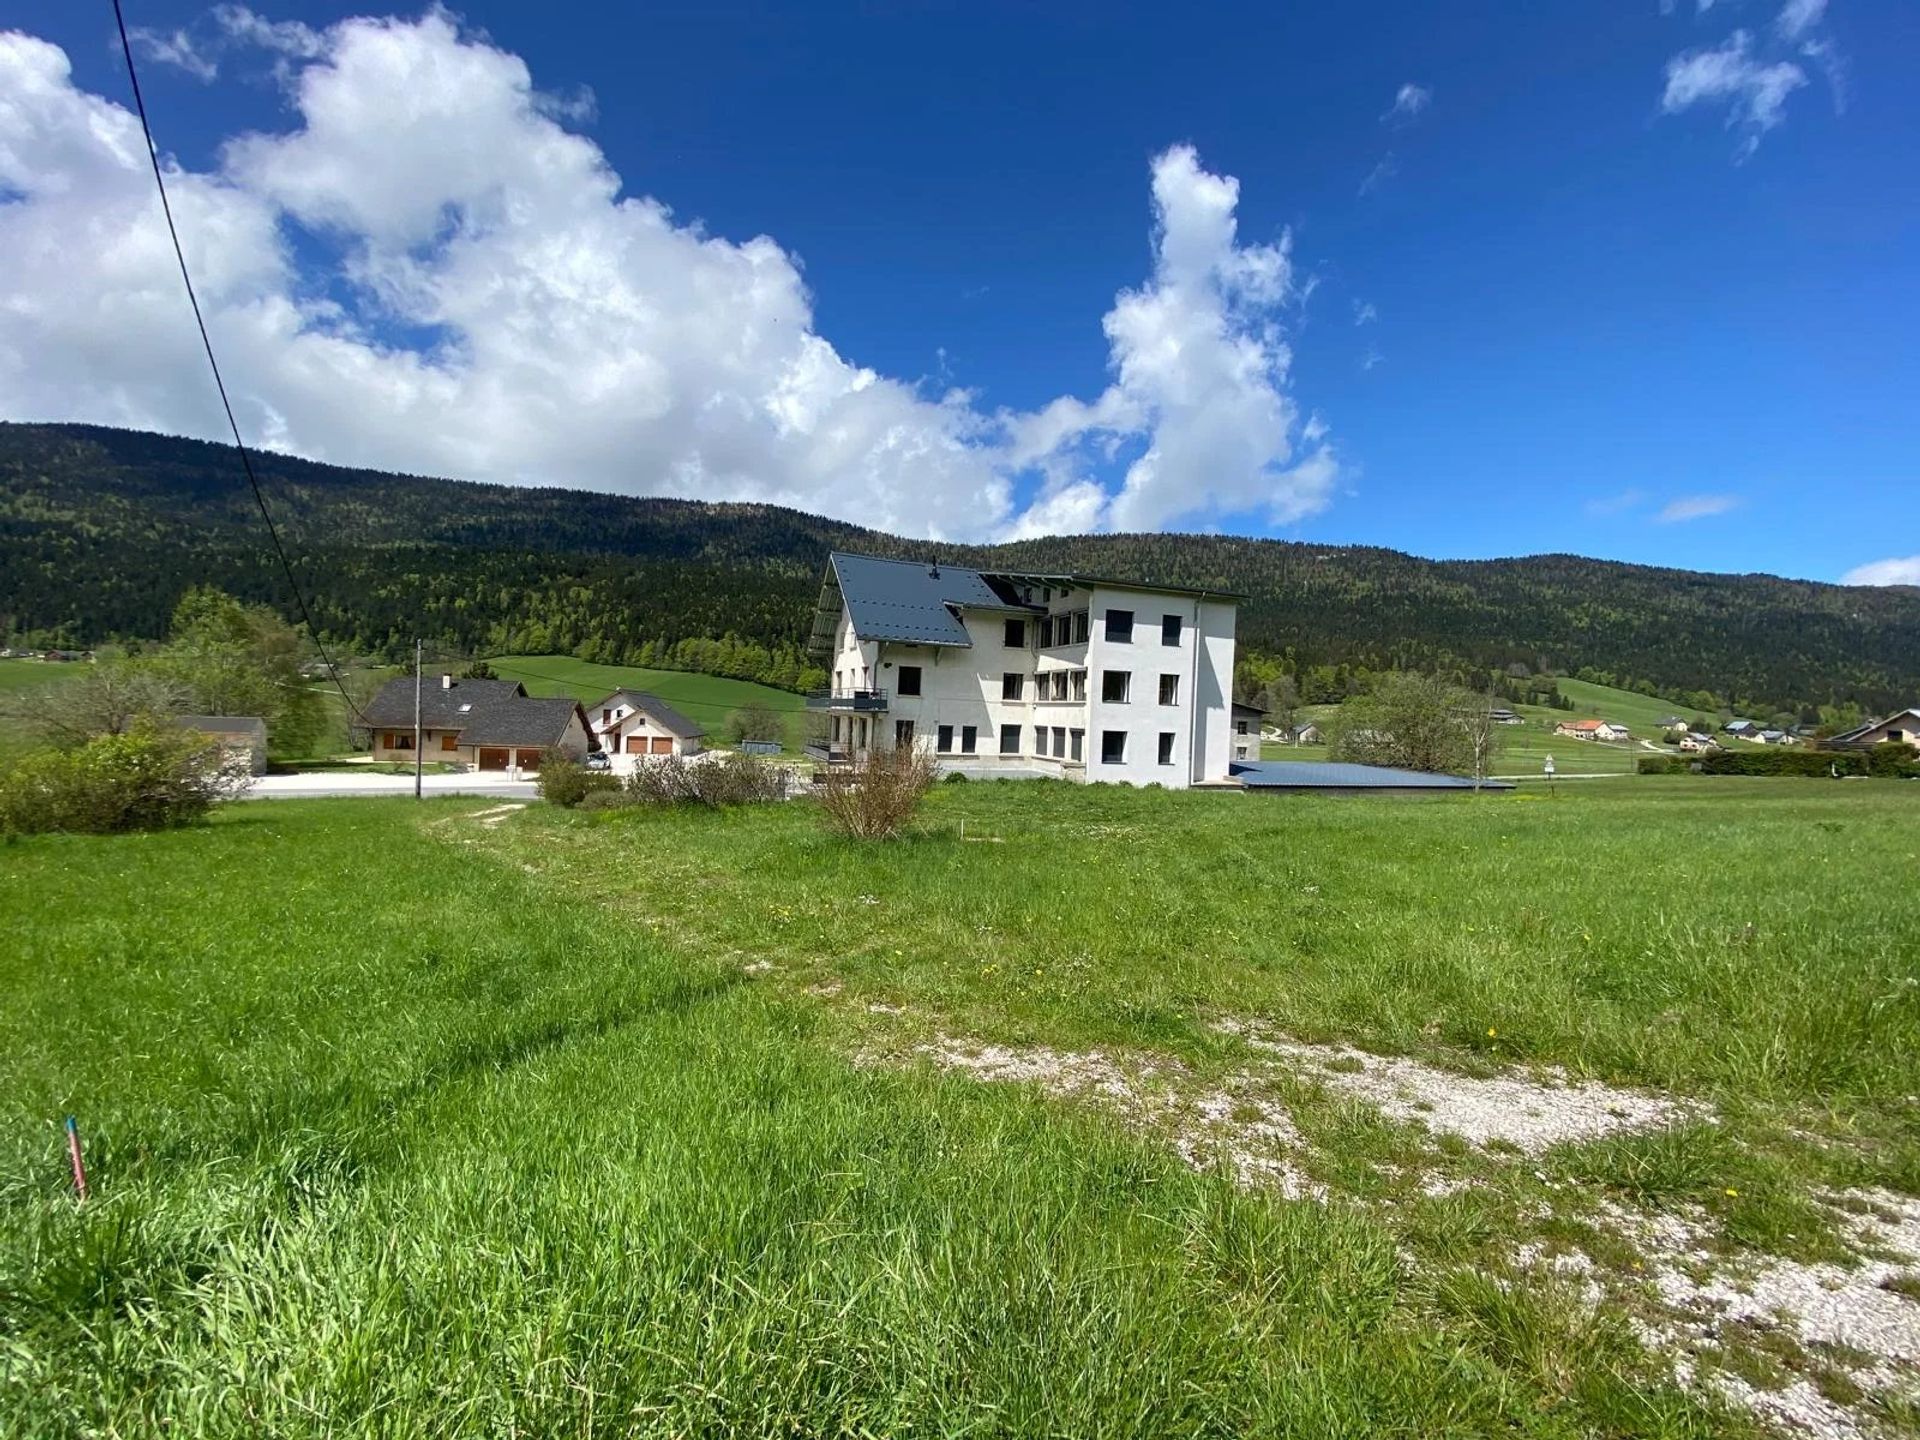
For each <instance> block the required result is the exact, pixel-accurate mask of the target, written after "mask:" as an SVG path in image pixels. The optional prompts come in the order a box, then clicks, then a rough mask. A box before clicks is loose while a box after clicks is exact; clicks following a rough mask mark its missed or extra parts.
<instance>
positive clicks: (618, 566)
mask: <svg viewBox="0 0 1920 1440" xmlns="http://www.w3.org/2000/svg"><path fill="white" fill-rule="evenodd" d="M260 464H261V471H262V475H263V478H264V480H265V483H266V486H267V490H268V495H269V499H270V501H271V503H272V505H273V508H274V513H275V516H276V518H277V519H279V520H280V522H281V523H282V525H283V527H284V531H285V534H286V536H287V539H288V543H289V546H290V548H291V549H292V550H293V552H294V555H295V563H296V566H297V569H298V571H299V573H300V576H301V579H302V581H303V583H304V584H305V585H306V586H307V588H308V590H309V593H310V596H311V598H312V600H313V602H314V608H315V618H316V621H317V622H318V624H319V626H320V628H321V629H322V630H323V631H324V632H325V633H326V635H327V636H328V638H330V639H332V640H335V641H337V642H339V643H340V644H342V645H344V646H347V647H351V648H354V649H357V650H360V651H363V652H367V653H372V654H381V655H394V654H398V653H400V651H401V650H402V649H403V648H405V647H407V646H409V645H410V644H411V641H412V638H413V637H414V636H415V635H424V636H425V637H426V638H428V639H429V640H430V641H433V642H436V643H438V644H440V645H442V646H444V647H446V648H449V649H453V650H461V651H468V652H473V653H482V652H490V651H491V652H499V651H516V652H522V653H551V652H565V653H571V654H575V655H578V656H580V657H582V658H584V659H589V660H600V661H609V662H624V663H631V664H643V665H669V666H676V667H682V668H697V669H707V670H711V671H713V672H715V673H719V674H731V675H738V676H740V677H742V678H750V679H758V680H765V681H768V682H770V683H773V684H779V685H787V686H794V685H799V684H803V683H805V682H806V680H807V679H808V678H809V677H808V675H807V674H806V669H805V659H804V656H803V654H802V652H801V646H802V644H803V641H804V636H805V633H806V626H807V622H808V618H809V615H810V612H811V607H812V604H813V601H814V599H815V596H816V595H817V593H818V584H819V576H820V570H821V565H822V562H823V561H824V559H825V556H826V553H827V551H828V550H829V549H831V548H834V547H842V548H850V549H859V550H866V551H870V552H874V553H879V554H899V555H915V556H921V555H929V556H930V555H933V554H935V553H936V552H937V553H938V554H939V555H940V556H942V557H943V558H946V559H949V560H952V561H957V562H960V563H966V564H979V565H991V566H999V567H1005V568H1011V569H1045V570H1078V571H1084V572H1090V573H1095V574H1105V575H1113V576H1124V577H1127V578H1133V579H1142V580H1156V581H1163V582H1170V583H1180V584H1188V585H1216V586H1221V587H1224V588H1228V589H1233V590H1237V591H1240V592H1242V593H1243V594H1245V595H1247V596H1248V597H1249V600H1248V602H1247V604H1246V605H1245V606H1244V607H1243V609H1242V611H1241V621H1240V637H1241V643H1242V647H1243V649H1245V650H1246V651H1248V652H1249V653H1257V654H1264V655H1267V656H1271V657H1275V658H1277V659H1278V660H1279V661H1280V663H1281V664H1282V666H1283V667H1284V668H1285V669H1288V670H1290V671H1293V672H1295V673H1296V674H1298V675H1299V677H1300V679H1301V688H1302V690H1303V692H1305V693H1306V694H1307V696H1308V697H1309V698H1312V697H1313V696H1314V695H1315V694H1316V693H1317V692H1318V693H1325V692H1329V691H1333V690H1339V689H1343V688H1345V687H1347V686H1348V685H1350V684H1351V683H1352V682H1353V679H1354V677H1355V675H1356V674H1357V673H1358V672H1362V671H1368V670H1376V669H1381V668H1386V667H1389V666H1408V667H1420V668H1427V669H1438V670H1446V669H1455V670H1461V671H1476V672H1484V671H1491V670H1502V669H1506V668H1507V667H1509V666H1525V667H1528V668H1529V669H1532V670H1558V671H1563V672H1567V673H1581V674H1584V675H1586V676H1587V677H1588V678H1591V679H1595V680H1599V681H1602V682H1603V683H1610V684H1618V685H1622V686H1626V687H1629V688H1633V687H1638V688H1647V689H1653V690H1657V691H1659V692H1661V693H1663V694H1669V695H1674V696H1677V697H1686V698H1689V699H1690V702H1691V703H1695V704H1698V703H1700V697H1703V696H1710V697H1717V698H1718V699H1720V700H1722V701H1724V702H1726V703H1730V704H1733V705H1735V706H1738V707H1740V708H1759V707H1763V706H1764V707H1772V708H1778V707H1783V706H1793V707H1803V706H1810V705H1818V704H1839V705H1849V704H1851V705H1857V706H1861V707H1864V708H1866V709H1884V708H1887V707H1889V706H1892V705H1895V704H1908V703H1912V702H1913V701H1914V699H1915V698H1916V696H1920V591H1916V590H1914V589H1912V588H1896V589H1864V588H1849V587H1840V586H1833V585H1820V584H1814V583H1811V582H1807V581H1797V580H1781V579H1777V578H1773V577H1770V576H1760V575H1705V574H1697V573H1693V572H1689V571H1681V570H1662V569H1654V568H1650V567H1646V566H1636V565H1622V564H1617V563H1613V562H1608V561H1600V560H1586V559H1581V558H1578V557H1574V556H1563V555H1549V556H1533V557H1529V558H1525V559H1514V560H1488V561H1432V560H1422V559H1419V558H1416V557H1414V556H1409V555H1403V554H1400V553H1398V552H1396V551H1391V550H1378V549H1369V548H1355V547H1338V546H1325V545H1309V544H1299V543H1293V542H1286V541H1273V540H1249V539H1242V538H1237V537H1232V536H1208V535H1097V536H1076V537H1064V538H1049V539H1044V540H1030V541H1022V542H1019V543H1017V544H1011V545H1002V546H994V547H984V548H982V547H964V546H953V545H940V546H933V545H930V544H928V543H926V542H921V541H907V540H901V539H898V538H896V537H893V536H888V535H882V534H879V533H877V532H873V531H867V530H862V529H859V528H858V527H855V526H851V525H845V524H841V523H839V522H836V521H832V520H824V519H821V518H819V517H816V516H811V515H804V514H801V513H799V512H797V511H793V510H785V509H781V508H778V507H774V506H765V505H738V504H704V503H700V502H696V501H683V500H647V499H630V498H625V497H619V496H611V495H602V494H591V493H584V492H580V491H571V490H560V489H546V488H531V489H521V488H510V487H504V486H491V485H475V484H468V483H464V482H460V481H454V480H440V479H427V478H421V477H415V476H403V475H390V474H384V473H381V472H378V471H368V470H350V469H342V468H339V467H335V466H328V465H318V464H313V463H310V462H307V461H302V460H295V459H290V458H286V457H281V456H264V457H261V461H260ZM195 583H208V584H213V585H218V586H220V587H221V588H223V589H225V590H227V591H230V592H231V593H233V594H235V595H238V596H241V597H243V598H245V599H249V600H262V601H267V602H270V603H273V604H275V605H278V606H280V607H281V608H282V609H283V610H285V609H288V608H290V605H291V601H290V598H289V596H288V595H287V592H286V584H285V581H284V580H283V579H282V578H281V576H280V573H279V570H278V567H277V564H276V562H275V561H274V559H273V556H272V552H271V550H270V549H269V548H268V546H267V544H266V541H265V533H264V531H263V529H262V527H261V523H260V519H259V516H258V514H257V512H256V511H255V510H254V508H253V501H252V497H251V495H250V494H249V493H248V491H247V488H246V485H245V483H244V480H243V479H242V477H241V475H240V473H239V467H238V464H237V462H236V460H235V457H234V455H233V452H232V451H231V450H230V449H227V448H224V447H220V446H215V445H208V444H204V443H202V442H198V441H191V440H181V439H176V438H172V437H167V436H161V435H152V434H146V433H142V432H137V431H124V430H111V429H104V428H99V427H93V426H80V425H17V424H0V629H7V630H9V631H12V632H17V633H21V634H25V635H30V636H34V637H37V638H39V639H41V640H43V641H47V642H51V643H73V644H93V643H97V642H100V641H103V640H106V639H109V638H114V637H139V636H149V635H153V634H155V633H157V632H158V630H160V629H162V628H164V625H165V623H166V618H167V616H168V615H170V614H171V613H172V610H173V606H174V603H175V601H177V600H178V598H179V596H180V595H181V593H182V592H184V591H185V590H186V588H187V587H188V586H189V585H192V584H195Z"/></svg>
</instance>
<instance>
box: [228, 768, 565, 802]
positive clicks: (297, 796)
mask: <svg viewBox="0 0 1920 1440" xmlns="http://www.w3.org/2000/svg"><path fill="white" fill-rule="evenodd" d="M420 786H421V790H422V792H423V793H424V794H426V795H430V796H431V795H485V796H487V797H489V798H491V799H495V800H537V799H539V798H540V787H539V785H538V784H537V783H536V782H534V781H532V780H510V779H508V778H507V777H506V776H505V775H501V774H498V773H489V772H485V771H482V772H477V773H469V774H464V775H424V776H422V777H421V781H420ZM411 794H413V777H412V776H411V775H380V774H370V775H356V774H354V773H353V772H352V771H350V770H333V771H308V772H307V773H305V774H302V775H262V776H260V778H259V779H257V780H255V781H254V782H253V784H252V786H251V787H249V788H248V790H247V793H246V795H245V797H244V798H245V799H248V800H319V799H325V798H329V797H335V796H348V795H411Z"/></svg>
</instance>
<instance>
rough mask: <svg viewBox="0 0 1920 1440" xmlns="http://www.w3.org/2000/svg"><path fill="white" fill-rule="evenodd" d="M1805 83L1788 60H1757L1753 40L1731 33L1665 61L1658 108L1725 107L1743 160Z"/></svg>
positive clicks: (1741, 32)
mask: <svg viewBox="0 0 1920 1440" xmlns="http://www.w3.org/2000/svg"><path fill="white" fill-rule="evenodd" d="M1806 83H1807V76H1806V72H1805V71H1804V70H1802V69H1801V68H1800V67H1799V66H1798V65H1795V64H1793V63H1792V62H1791V61H1788V60H1778V61H1774V62H1772V63H1770V64H1769V63H1765V62H1763V61H1761V60H1758V59H1756V58H1755V57H1754V53H1753V37H1752V36H1751V35H1749V34H1748V33H1747V32H1746V31H1745V30H1736V31H1734V32H1733V34H1732V35H1730V36H1728V37H1727V39H1726V41H1725V42H1724V43H1723V44H1720V45H1717V46H1715V47H1713V48H1712V49H1708V50H1689V51H1687V52H1686V53H1685V54H1682V55H1676V56H1674V57H1673V59H1671V60H1669V61H1668V62H1667V85H1666V89H1665V91H1664V92H1663V93H1662V94H1661V96H1660V108H1661V109H1663V110H1665V111H1666V112H1667V113H1668V114H1669V115H1674V114H1678V113H1679V112H1680V111H1682V110H1686V109H1689V108H1691V107H1692V106H1695V105H1707V104H1720V105H1724V106H1726V109H1727V126H1728V128H1730V129H1733V130H1737V131H1739V132H1740V136H1741V140H1740V154H1741V155H1742V156H1743V157H1744V156H1746V155H1751V154H1752V153H1753V151H1754V150H1755V148H1757V147H1758V146H1759V144H1760V137H1761V136H1762V135H1764V134H1766V133H1767V131H1769V130H1771V129H1773V128H1774V126H1776V125H1778V124H1779V123H1780V122H1781V120H1782V119H1784V118H1785V115H1786V104H1787V97H1788V96H1789V95H1791V94H1793V92H1794V91H1795V90H1798V89H1799V88H1800V87H1801V86H1802V85H1805V84H1806Z"/></svg>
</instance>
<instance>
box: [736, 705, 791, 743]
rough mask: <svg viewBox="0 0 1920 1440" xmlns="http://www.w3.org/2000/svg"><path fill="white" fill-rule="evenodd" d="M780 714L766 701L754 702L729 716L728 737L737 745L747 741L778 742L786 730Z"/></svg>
mask: <svg viewBox="0 0 1920 1440" xmlns="http://www.w3.org/2000/svg"><path fill="white" fill-rule="evenodd" d="M785 728H786V727H785V725H784V724H783V723H782V722H781V719H780V712H779V711H778V710H775V709H774V708H773V707H772V706H771V705H769V704H767V703H766V702H765V701H764V700H752V701H749V702H748V703H747V704H745V705H742V706H741V707H740V708H739V709H738V710H735V711H732V712H731V713H730V714H728V716H727V737H728V738H729V739H731V740H732V741H733V742H734V743H735V744H739V743H740V742H742V741H746V740H778V739H779V738H780V736H781V733H782V732H783V731H784V730H785Z"/></svg>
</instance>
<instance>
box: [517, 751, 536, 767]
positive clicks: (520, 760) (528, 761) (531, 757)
mask: <svg viewBox="0 0 1920 1440" xmlns="http://www.w3.org/2000/svg"><path fill="white" fill-rule="evenodd" d="M514 763H515V764H517V765H519V767H520V768H521V769H522V770H538V769H539V768H540V752H539V751H538V750H521V751H518V752H517V753H516V754H515V755H514Z"/></svg>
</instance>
